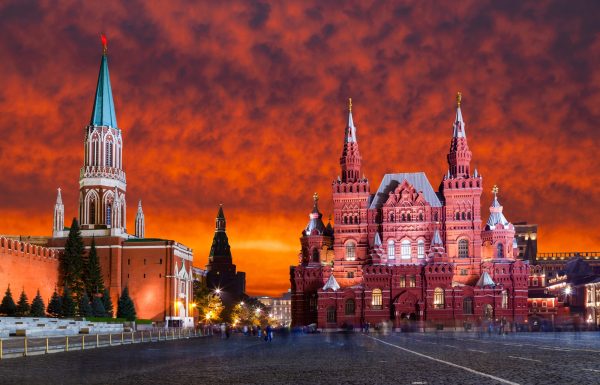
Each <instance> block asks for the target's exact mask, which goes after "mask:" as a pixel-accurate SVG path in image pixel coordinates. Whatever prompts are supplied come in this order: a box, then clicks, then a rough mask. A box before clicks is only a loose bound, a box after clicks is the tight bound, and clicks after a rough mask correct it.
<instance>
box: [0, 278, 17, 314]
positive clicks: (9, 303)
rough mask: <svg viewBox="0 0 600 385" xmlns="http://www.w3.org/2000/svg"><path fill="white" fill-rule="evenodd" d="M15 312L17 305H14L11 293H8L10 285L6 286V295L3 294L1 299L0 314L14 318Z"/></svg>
mask: <svg viewBox="0 0 600 385" xmlns="http://www.w3.org/2000/svg"><path fill="white" fill-rule="evenodd" d="M16 312H17V305H15V301H14V300H13V297H12V293H11V292H10V285H8V288H7V289H6V293H5V294H4V298H2V304H0V313H2V314H4V315H6V316H7V317H14V315H15V313H16Z"/></svg>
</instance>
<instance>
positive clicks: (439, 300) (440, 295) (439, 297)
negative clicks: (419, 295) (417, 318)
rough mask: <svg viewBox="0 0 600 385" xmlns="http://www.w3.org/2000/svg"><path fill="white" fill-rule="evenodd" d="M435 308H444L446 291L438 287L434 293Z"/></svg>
mask: <svg viewBox="0 0 600 385" xmlns="http://www.w3.org/2000/svg"><path fill="white" fill-rule="evenodd" d="M433 307H434V308H436V309H443V308H444V289H442V288H441V287H436V288H435V290H434V291H433Z"/></svg>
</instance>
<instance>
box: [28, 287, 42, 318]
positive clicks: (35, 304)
mask: <svg viewBox="0 0 600 385" xmlns="http://www.w3.org/2000/svg"><path fill="white" fill-rule="evenodd" d="M45 315H46V307H45V306H44V300H43V299H42V296H41V295H40V291H39V290H38V291H37V294H36V296H35V297H34V298H33V301H32V302H31V316H32V317H44V316H45Z"/></svg>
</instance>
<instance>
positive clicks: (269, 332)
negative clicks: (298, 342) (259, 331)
mask: <svg viewBox="0 0 600 385" xmlns="http://www.w3.org/2000/svg"><path fill="white" fill-rule="evenodd" d="M266 333H267V336H266V337H267V341H268V342H271V341H273V328H272V327H271V325H267V330H266Z"/></svg>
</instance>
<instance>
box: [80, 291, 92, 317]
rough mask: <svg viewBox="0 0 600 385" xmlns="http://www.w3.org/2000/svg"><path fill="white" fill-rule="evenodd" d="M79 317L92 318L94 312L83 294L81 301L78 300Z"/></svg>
mask: <svg viewBox="0 0 600 385" xmlns="http://www.w3.org/2000/svg"><path fill="white" fill-rule="evenodd" d="M79 315H80V316H81V317H93V316H94V312H93V311H92V307H91V306H90V299H89V297H88V296H87V294H86V293H83V296H82V297H81V300H79Z"/></svg>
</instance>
